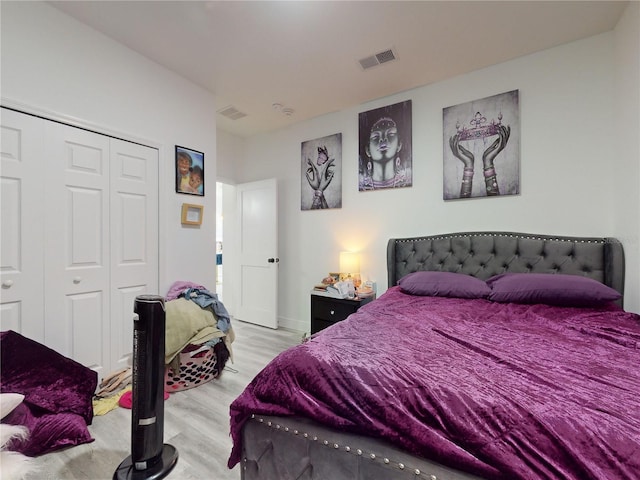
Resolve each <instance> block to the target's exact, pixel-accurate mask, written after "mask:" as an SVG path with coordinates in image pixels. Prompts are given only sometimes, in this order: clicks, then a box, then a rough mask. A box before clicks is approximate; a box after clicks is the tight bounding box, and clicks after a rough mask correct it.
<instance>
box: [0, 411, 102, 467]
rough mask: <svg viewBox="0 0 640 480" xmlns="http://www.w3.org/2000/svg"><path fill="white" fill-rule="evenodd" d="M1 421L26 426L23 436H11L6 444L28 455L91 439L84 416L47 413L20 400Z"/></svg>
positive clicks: (12, 449)
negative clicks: (25, 434)
mask: <svg viewBox="0 0 640 480" xmlns="http://www.w3.org/2000/svg"><path fill="white" fill-rule="evenodd" d="M36 411H37V413H36ZM2 423H6V424H9V425H22V426H24V427H27V429H28V430H29V436H28V437H27V438H26V439H24V440H20V439H15V438H14V439H12V440H10V442H9V444H8V446H7V448H8V450H11V451H14V452H19V453H22V454H24V455H27V456H29V457H36V456H38V455H42V454H45V453H49V452H53V451H55V450H59V449H61V448H65V447H71V446H74V445H80V444H83V443H90V442H93V438H92V437H91V434H90V433H89V429H88V428H87V424H86V422H85V421H84V418H82V416H81V415H78V414H75V413H68V412H65V413H48V412H46V411H45V410H41V409H38V408H37V407H33V408H32V407H29V406H28V405H27V404H25V403H21V404H20V405H18V406H17V407H16V408H15V410H13V411H12V412H11V413H10V414H9V415H7V416H6V417H5V418H3V419H2Z"/></svg>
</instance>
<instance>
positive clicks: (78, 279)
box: [73, 277, 82, 284]
mask: <svg viewBox="0 0 640 480" xmlns="http://www.w3.org/2000/svg"><path fill="white" fill-rule="evenodd" d="M81 281H82V277H73V283H76V284H78V283H80V282H81Z"/></svg>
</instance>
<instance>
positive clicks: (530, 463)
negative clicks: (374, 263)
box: [229, 287, 640, 480]
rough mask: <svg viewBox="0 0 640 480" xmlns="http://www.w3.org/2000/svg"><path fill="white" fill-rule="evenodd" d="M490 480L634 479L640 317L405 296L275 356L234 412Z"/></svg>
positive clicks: (639, 423) (372, 306)
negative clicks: (322, 429) (392, 448)
mask: <svg viewBox="0 0 640 480" xmlns="http://www.w3.org/2000/svg"><path fill="white" fill-rule="evenodd" d="M252 413H257V414H266V415H299V416H304V417H307V418H310V419H312V420H315V421H317V422H319V423H322V424H325V425H329V426H331V427H334V428H337V429H340V430H343V431H349V432H353V433H357V434H364V435H369V436H374V437H379V438H383V439H386V440H387V441H389V442H391V443H393V444H395V445H396V446H399V447H401V448H403V449H405V450H407V451H409V452H411V453H413V454H416V455H419V456H422V457H425V458H428V459H431V460H435V461H438V462H441V463H443V464H445V465H448V466H450V467H453V468H457V469H459V470H463V471H466V472H469V473H474V474H476V475H480V476H484V477H486V478H491V479H576V480H577V479H580V480H583V479H591V478H593V479H610V480H612V479H616V480H620V479H640V317H639V316H638V315H635V314H632V313H626V312H624V311H622V310H621V309H619V308H618V307H615V306H613V305H611V306H607V307H602V308H582V309H581V308H560V307H551V306H546V305H519V304H499V303H492V302H489V301H486V300H460V299H452V298H442V297H420V296H411V295H407V294H404V293H402V292H401V291H400V289H399V287H393V288H390V289H389V290H387V292H386V293H385V294H384V295H382V296H381V297H380V298H379V299H378V300H376V301H374V302H371V303H369V304H367V305H366V306H364V307H363V308H361V309H360V310H359V311H358V312H357V313H356V314H354V315H352V316H351V317H349V318H348V319H347V320H345V321H343V322H340V323H338V324H336V325H334V326H332V327H330V328H329V329H326V330H324V331H323V332H321V333H320V334H318V335H316V336H315V337H314V338H312V339H311V340H310V341H309V342H307V343H304V344H301V345H298V346H296V347H293V348H291V349H289V350H287V351H285V352H283V353H282V354H280V355H279V356H278V357H277V358H275V359H274V360H273V361H272V362H271V363H270V364H269V365H268V366H267V367H265V369H264V370H263V371H262V372H261V373H260V374H258V375H257V376H256V378H255V379H254V380H253V381H252V382H251V384H249V385H248V386H247V388H246V389H245V391H244V392H243V393H242V394H241V395H240V396H239V397H238V398H237V399H236V400H235V401H234V402H233V404H232V405H231V435H232V438H233V441H234V446H233V450H232V452H231V457H230V459H229V466H230V467H232V466H233V465H235V464H236V463H237V462H238V461H239V460H240V453H241V429H242V425H243V424H244V422H245V421H246V420H247V418H248V417H249V416H250V415H251V414H252Z"/></svg>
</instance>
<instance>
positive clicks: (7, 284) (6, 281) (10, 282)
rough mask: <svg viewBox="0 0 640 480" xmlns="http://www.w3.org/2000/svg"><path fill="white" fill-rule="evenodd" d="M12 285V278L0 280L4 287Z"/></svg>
mask: <svg viewBox="0 0 640 480" xmlns="http://www.w3.org/2000/svg"><path fill="white" fill-rule="evenodd" d="M12 285H13V280H5V281H4V282H2V286H3V287H4V288H11V286H12Z"/></svg>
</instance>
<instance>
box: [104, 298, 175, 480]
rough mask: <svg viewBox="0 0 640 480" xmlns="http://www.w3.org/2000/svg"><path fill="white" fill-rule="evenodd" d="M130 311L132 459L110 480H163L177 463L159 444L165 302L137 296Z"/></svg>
mask: <svg viewBox="0 0 640 480" xmlns="http://www.w3.org/2000/svg"><path fill="white" fill-rule="evenodd" d="M133 311H134V312H135V313H137V314H138V318H137V319H135V320H134V323H133V374H132V378H133V393H132V407H131V455H130V456H128V457H127V458H125V459H124V460H123V461H122V463H121V464H120V465H119V466H118V469H117V470H116V471H115V473H114V474H113V480H156V479H160V478H164V477H166V476H167V475H168V474H169V472H171V470H172V469H173V467H175V466H176V463H177V462H178V451H177V450H176V449H175V447H173V446H171V445H168V444H164V445H163V443H162V437H163V427H164V345H165V344H164V341H165V322H166V320H165V310H164V299H163V297H160V296H158V295H139V296H138V297H136V301H135V305H134V308H133Z"/></svg>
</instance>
